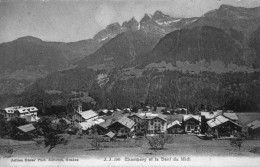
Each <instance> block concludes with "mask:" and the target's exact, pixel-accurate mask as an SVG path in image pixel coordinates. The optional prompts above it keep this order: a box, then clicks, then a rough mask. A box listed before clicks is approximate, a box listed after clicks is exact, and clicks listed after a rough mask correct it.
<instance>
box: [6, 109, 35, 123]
mask: <svg viewBox="0 0 260 167" xmlns="http://www.w3.org/2000/svg"><path fill="white" fill-rule="evenodd" d="M3 111H4V112H5V113H4V115H5V117H6V119H7V120H10V119H12V118H15V117H20V118H25V119H26V120H27V121H28V122H37V121H38V120H39V119H40V118H39V117H37V112H38V109H37V108H36V107H34V106H31V107H23V106H14V107H7V108H4V110H3Z"/></svg>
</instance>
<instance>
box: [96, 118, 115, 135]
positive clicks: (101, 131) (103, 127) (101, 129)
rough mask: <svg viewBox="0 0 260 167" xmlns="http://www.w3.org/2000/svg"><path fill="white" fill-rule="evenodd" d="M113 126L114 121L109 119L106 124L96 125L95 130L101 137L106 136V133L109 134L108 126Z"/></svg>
mask: <svg viewBox="0 0 260 167" xmlns="http://www.w3.org/2000/svg"><path fill="white" fill-rule="evenodd" d="M110 124H112V120H111V119H107V120H105V121H104V122H102V123H100V124H96V125H95V129H96V130H97V133H98V134H99V135H104V134H106V133H108V132H109V130H108V126H109V125H110Z"/></svg>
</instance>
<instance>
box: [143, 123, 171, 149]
mask: <svg viewBox="0 0 260 167" xmlns="http://www.w3.org/2000/svg"><path fill="white" fill-rule="evenodd" d="M140 126H141V127H142V129H144V136H145V138H146V140H148V143H149V145H150V147H151V148H152V149H153V150H158V149H164V145H165V144H171V143H173V136H172V135H169V134H165V133H159V134H158V136H147V129H148V121H146V120H145V121H143V122H141V123H140Z"/></svg>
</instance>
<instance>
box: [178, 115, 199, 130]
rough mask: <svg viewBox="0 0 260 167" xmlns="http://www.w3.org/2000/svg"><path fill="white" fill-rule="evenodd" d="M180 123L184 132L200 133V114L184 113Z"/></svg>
mask: <svg viewBox="0 0 260 167" xmlns="http://www.w3.org/2000/svg"><path fill="white" fill-rule="evenodd" d="M182 123H183V126H184V130H185V132H186V133H200V125H201V117H200V115H192V114H185V115H183V121H182Z"/></svg>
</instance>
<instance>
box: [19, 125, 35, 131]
mask: <svg viewBox="0 0 260 167" xmlns="http://www.w3.org/2000/svg"><path fill="white" fill-rule="evenodd" d="M17 128H18V129H20V130H21V131H22V132H24V133H27V132H31V131H33V130H35V129H36V128H35V127H34V126H33V125H32V124H27V125H23V126H19V127H17Z"/></svg>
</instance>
